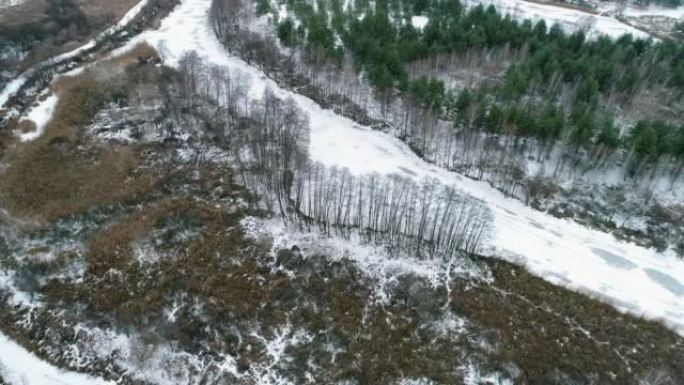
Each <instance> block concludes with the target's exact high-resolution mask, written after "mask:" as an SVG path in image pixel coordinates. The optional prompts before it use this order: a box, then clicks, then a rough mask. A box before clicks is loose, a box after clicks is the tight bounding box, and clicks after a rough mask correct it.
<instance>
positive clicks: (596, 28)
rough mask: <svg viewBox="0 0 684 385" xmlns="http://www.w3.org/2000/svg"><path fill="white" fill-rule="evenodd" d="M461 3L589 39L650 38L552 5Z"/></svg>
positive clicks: (610, 20) (502, 0) (520, 0)
mask: <svg viewBox="0 0 684 385" xmlns="http://www.w3.org/2000/svg"><path fill="white" fill-rule="evenodd" d="M465 4H466V5H467V6H469V7H474V6H477V5H478V4H482V5H484V6H489V5H494V7H496V8H497V10H498V11H499V12H501V13H504V14H510V15H511V16H512V17H513V18H515V19H518V20H524V19H530V20H532V21H533V22H537V21H539V20H544V21H545V22H546V24H547V26H548V27H550V26H551V25H553V24H555V23H558V24H559V25H560V26H561V27H563V29H564V30H566V31H569V32H574V31H580V30H582V31H585V32H586V33H587V36H588V37H591V38H595V37H598V36H599V35H607V36H609V37H613V38H616V37H620V36H622V35H625V34H632V35H633V36H634V37H640V38H648V37H650V35H649V34H647V33H646V32H643V31H641V30H639V29H637V28H634V27H632V26H630V25H629V24H625V23H623V22H621V21H620V20H617V19H616V18H614V17H611V16H605V15H597V14H592V13H589V12H585V11H581V10H578V9H571V8H565V7H559V6H555V5H552V4H539V3H533V2H529V1H525V0H466V2H465Z"/></svg>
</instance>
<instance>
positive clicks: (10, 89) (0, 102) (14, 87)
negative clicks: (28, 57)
mask: <svg viewBox="0 0 684 385" xmlns="http://www.w3.org/2000/svg"><path fill="white" fill-rule="evenodd" d="M24 83H26V76H20V77H18V78H16V79H13V80H12V81H11V82H9V83H7V85H6V86H5V88H4V89H3V90H2V92H0V108H2V106H4V105H5V103H7V100H9V98H10V97H12V95H14V94H15V93H16V92H17V91H19V89H20V88H21V86H23V85H24Z"/></svg>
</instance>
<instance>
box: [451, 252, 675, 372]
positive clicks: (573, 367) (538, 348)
mask: <svg viewBox="0 0 684 385" xmlns="http://www.w3.org/2000/svg"><path fill="white" fill-rule="evenodd" d="M487 263H488V264H489V265H490V266H491V268H492V270H493V273H494V278H495V282H494V283H493V284H491V285H488V284H480V285H477V286H475V287H467V286H465V285H462V284H458V283H457V290H455V291H454V292H453V297H452V298H453V301H454V302H453V303H454V307H455V310H456V311H457V312H458V313H459V314H463V315H464V316H466V317H467V318H468V319H470V320H472V321H473V322H474V323H476V324H478V325H479V326H481V327H484V328H486V329H490V330H493V331H495V332H496V334H497V336H498V338H499V339H500V340H501V345H502V349H501V351H500V352H499V354H500V356H501V358H502V359H505V360H510V361H512V362H515V363H516V364H517V365H519V366H520V368H521V369H522V370H523V377H524V378H525V381H526V383H530V384H537V383H547V382H543V381H552V382H553V381H561V383H563V382H562V381H570V380H571V379H573V380H576V381H579V382H578V383H586V381H588V379H589V378H591V376H592V375H593V376H596V377H597V378H598V379H599V381H598V382H597V383H601V384H620V385H626V384H637V383H638V380H639V378H640V376H643V375H645V373H648V372H649V371H652V370H662V371H664V372H666V373H668V374H669V375H671V376H672V377H671V378H673V379H679V380H684V364H682V361H681V359H680V358H681V357H684V341H683V340H682V338H681V337H679V336H677V335H676V334H675V333H674V332H671V331H669V330H668V329H667V328H665V327H664V326H663V325H660V324H658V323H656V322H650V321H646V320H643V319H640V318H637V317H633V316H630V315H626V314H623V313H620V312H619V311H617V310H615V309H614V308H613V307H612V306H610V305H607V304H604V303H601V302H599V301H596V300H593V299H591V298H589V297H587V296H585V295H582V294H578V293H574V292H571V291H569V290H567V289H563V288H561V287H558V286H555V285H552V284H550V283H548V282H546V281H544V280H542V279H540V278H537V277H534V276H532V275H531V274H530V273H528V272H527V271H525V270H524V269H523V268H520V267H517V266H515V265H512V264H509V263H506V262H502V261H494V260H487ZM564 376H565V377H564ZM582 381H585V382H582ZM676 383H680V382H677V381H675V382H672V385H674V384H676ZM664 384H670V383H669V382H666V383H664Z"/></svg>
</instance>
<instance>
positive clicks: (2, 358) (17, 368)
mask: <svg viewBox="0 0 684 385" xmlns="http://www.w3.org/2000/svg"><path fill="white" fill-rule="evenodd" d="M0 379H4V380H5V382H7V384H8V385H106V384H109V385H113V384H114V382H109V381H104V380H102V379H98V378H95V377H91V376H88V375H85V374H82V373H75V372H68V371H64V370H61V369H59V368H57V367H55V366H53V365H50V364H48V363H47V362H45V361H43V360H41V359H40V358H38V357H36V356H35V355H34V354H33V353H31V352H29V351H27V350H26V349H24V348H23V347H22V346H20V345H18V344H16V343H15V342H13V341H12V340H10V339H9V338H7V336H5V335H4V334H2V333H0Z"/></svg>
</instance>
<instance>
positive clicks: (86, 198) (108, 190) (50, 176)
mask: <svg viewBox="0 0 684 385" xmlns="http://www.w3.org/2000/svg"><path fill="white" fill-rule="evenodd" d="M150 50H151V48H149V47H145V46H142V47H140V48H138V49H136V50H133V51H132V52H130V53H129V54H127V55H124V56H122V57H120V58H116V59H113V60H110V61H108V62H106V63H103V64H100V65H98V66H96V67H94V68H92V69H90V70H87V71H85V72H84V73H82V74H80V75H79V76H76V77H63V78H60V79H59V81H57V82H56V83H55V84H54V85H53V87H52V88H53V92H56V93H57V94H58V96H59V102H58V104H57V106H56V108H55V112H54V114H53V118H52V120H51V122H50V123H49V124H48V126H47V127H46V130H45V133H44V134H43V135H42V136H41V137H39V138H38V139H36V140H35V141H33V142H28V143H15V144H14V145H13V146H12V147H11V148H9V149H7V150H6V151H7V161H8V163H9V167H8V168H7V170H6V171H5V172H4V173H3V174H0V179H1V180H2V182H3V183H2V184H1V185H0V206H4V207H6V208H8V209H9V210H10V211H11V212H12V213H13V214H15V215H17V216H20V217H25V218H30V219H34V220H39V221H40V220H43V221H51V220H54V219H57V218H60V217H63V216H67V215H70V214H73V213H77V212H80V211H83V210H86V209H88V208H90V207H93V206H98V205H105V204H111V203H117V202H122V201H126V200H131V199H136V198H139V197H140V196H142V195H144V194H146V193H149V192H150V191H151V189H152V188H153V186H154V184H155V181H157V180H158V177H157V176H156V175H155V173H153V172H151V171H148V170H144V169H142V168H141V159H142V151H141V149H139V148H136V147H134V146H124V145H103V144H98V143H94V142H92V141H90V140H89V138H88V137H86V136H85V135H84V133H83V126H84V125H86V124H88V123H89V122H90V121H91V120H92V119H93V117H94V116H95V114H96V113H97V112H98V111H99V110H100V109H101V108H102V107H103V105H104V104H105V103H106V102H107V101H108V100H109V98H110V97H111V96H110V93H111V92H112V89H113V88H114V87H121V83H122V82H124V83H125V79H124V78H123V77H122V76H120V75H121V74H123V73H124V68H125V67H126V66H127V65H130V64H131V63H133V62H135V61H136V60H137V59H135V58H137V55H140V54H145V55H147V54H150Z"/></svg>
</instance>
